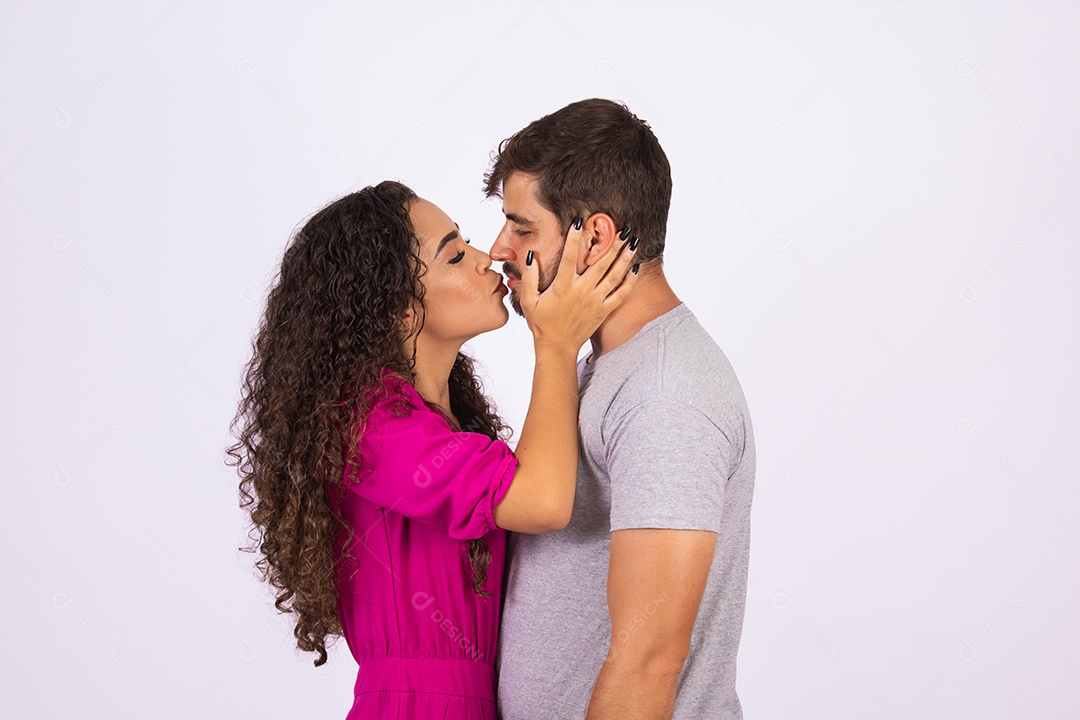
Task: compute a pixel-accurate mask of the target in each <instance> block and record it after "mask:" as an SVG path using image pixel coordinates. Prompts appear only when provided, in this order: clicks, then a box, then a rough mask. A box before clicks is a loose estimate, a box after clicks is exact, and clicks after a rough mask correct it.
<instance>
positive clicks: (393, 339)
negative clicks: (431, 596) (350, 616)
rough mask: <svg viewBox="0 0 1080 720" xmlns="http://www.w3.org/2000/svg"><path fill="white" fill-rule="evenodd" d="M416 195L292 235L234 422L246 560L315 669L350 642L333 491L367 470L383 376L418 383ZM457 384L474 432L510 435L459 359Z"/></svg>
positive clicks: (397, 187) (339, 215) (373, 193)
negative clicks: (342, 608)
mask: <svg viewBox="0 0 1080 720" xmlns="http://www.w3.org/2000/svg"><path fill="white" fill-rule="evenodd" d="M414 197H416V194H415V193H414V192H413V191H412V190H410V189H409V188H407V187H406V186H404V185H402V184H401V183H397V182H393V181H389V180H387V181H384V182H381V183H379V184H378V185H375V186H369V187H366V188H364V189H363V190H360V191H359V192H355V193H352V194H350V195H346V196H345V197H343V198H341V199H339V200H336V201H335V202H333V203H331V204H329V205H327V206H326V207H325V208H323V209H322V210H320V211H319V212H318V213H316V214H315V215H314V216H312V217H311V219H310V220H309V221H308V222H307V223H306V224H305V225H304V226H303V227H302V228H301V229H300V230H299V231H298V232H296V233H295V235H294V236H293V238H292V239H291V241H290V242H289V244H288V246H287V247H286V249H285V252H284V257H283V259H282V262H281V268H280V271H279V272H278V275H277V277H276V278H275V282H274V285H273V287H272V288H271V289H270V291H269V294H268V296H267V300H266V308H265V312H264V314H263V317H262V320H261V323H260V325H259V329H258V332H257V334H256V336H255V338H254V339H253V342H252V356H251V360H250V361H249V362H248V364H247V365H246V367H245V369H244V374H243V381H242V385H241V399H240V402H239V407H238V410H237V413H236V416H235V418H234V419H233V421H232V424H231V425H230V430H231V431H232V433H233V437H234V438H235V439H236V443H235V444H233V445H231V446H230V447H229V448H227V449H226V453H227V455H228V458H227V459H226V463H227V464H229V465H230V466H235V467H236V469H237V472H238V474H239V475H240V478H241V479H240V506H241V507H242V508H244V509H245V510H247V511H248V512H250V515H251V524H252V527H251V530H250V532H249V533H248V537H249V539H250V540H251V541H252V545H251V546H249V547H243V548H240V549H241V550H243V551H246V552H258V553H259V559H258V560H257V561H256V563H255V566H256V568H257V569H258V570H259V571H260V572H261V580H263V581H269V583H270V585H271V586H272V587H273V588H274V590H275V603H274V605H275V606H276V607H277V609H278V610H279V611H281V612H284V613H289V612H293V613H296V615H297V620H296V627H295V628H294V631H293V634H294V635H295V636H296V642H297V646H298V647H299V648H300V649H301V650H303V651H306V652H315V653H318V658H316V660H315V665H316V666H319V665H322V664H324V663H325V662H326V645H327V638H328V637H329V638H330V639H331V644H332V642H333V640H334V639H336V637H340V636H341V634H342V627H341V621H340V619H339V617H338V615H337V599H338V590H337V585H336V583H335V577H336V570H337V566H336V565H335V555H336V550H335V548H338V549H340V548H342V547H348V539H350V538H352V537H353V536H354V532H353V528H351V527H349V525H348V523H347V522H346V521H345V520H344V519H343V518H342V517H341V516H340V515H339V514H338V513H337V512H335V510H334V508H333V506H332V505H331V503H330V501H329V498H328V493H329V492H330V491H331V489H332V487H333V486H335V485H338V486H340V485H341V484H342V482H343V479H344V473H345V468H346V460H349V462H350V463H356V462H357V458H358V456H359V451H358V448H359V439H360V435H361V433H362V431H363V425H364V420H365V417H366V412H367V410H368V409H369V408H368V407H367V405H366V403H367V402H369V401H370V398H368V399H365V395H366V393H365V392H364V390H365V389H370V388H378V387H381V382H382V375H383V372H384V371H385V370H389V371H391V372H393V373H396V374H398V375H399V376H401V377H403V378H405V379H406V380H408V381H409V382H413V383H414V382H415V375H414V368H415V362H416V343H415V339H414V342H413V343H411V348H412V352H411V354H409V353H407V351H406V349H405V348H406V346H408V345H410V343H408V342H407V341H408V338H409V335H410V332H409V328H408V327H407V322H406V311H407V310H408V309H409V308H422V307H423V297H424V291H423V282H422V278H423V275H424V272H425V270H426V266H425V265H424V263H423V261H422V260H421V258H420V257H419V255H418V251H419V240H418V238H417V236H416V231H415V229H414V228H413V225H412V223H411V221H410V220H409V214H408V209H407V203H408V201H409V200H411V199H412V198H414ZM419 316H420V318H421V322H422V317H423V313H422V312H421V313H419ZM449 385H450V388H449V389H450V410H451V412H452V413H453V414H454V415H455V416H456V417H457V418H458V419H459V420H460V421H461V423H462V427H463V428H465V429H467V430H470V431H473V432H481V433H483V434H485V435H487V436H488V437H491V438H492V439H496V438H498V439H503V440H505V439H506V438H507V437H508V436H509V428H508V427H507V426H506V425H504V423H503V422H502V420H501V419H500V418H499V416H498V415H497V414H496V412H495V410H494V407H493V404H492V403H491V401H490V400H489V399H488V398H487V397H486V396H485V394H484V391H483V388H482V386H481V384H480V381H479V380H478V378H477V377H476V373H475V371H474V367H473V361H472V359H471V358H469V357H468V356H467V355H465V354H462V353H459V354H458V356H457V360H456V361H455V363H454V367H453V370H451V372H450V380H449ZM429 407H432V409H435V410H438V407H437V406H435V405H431V404H429ZM444 417H445V415H444ZM447 419H448V421H450V420H451V419H450V418H447ZM466 552H467V556H468V559H469V561H470V563H471V565H472V571H473V572H472V574H473V577H472V581H473V589H474V591H475V592H477V593H479V594H481V595H486V594H488V593H487V592H486V591H484V590H482V588H481V586H482V585H483V583H484V582H485V580H486V578H487V567H488V564H489V562H490V559H491V555H490V552H489V551H488V548H487V546H486V545H485V543H484V542H483V540H471V541H469V542H468V543H467V547H466Z"/></svg>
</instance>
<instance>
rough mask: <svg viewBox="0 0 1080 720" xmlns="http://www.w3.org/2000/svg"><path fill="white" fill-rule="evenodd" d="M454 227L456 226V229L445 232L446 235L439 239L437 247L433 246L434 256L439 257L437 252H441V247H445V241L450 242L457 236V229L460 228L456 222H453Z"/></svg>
mask: <svg viewBox="0 0 1080 720" xmlns="http://www.w3.org/2000/svg"><path fill="white" fill-rule="evenodd" d="M454 227H455V228H457V230H451V231H450V232H448V233H446V237H444V238H443V239H442V240H440V241H439V247H437V248H435V257H439V253H441V252H442V249H443V248H444V247H446V243H448V242H450V241H451V240H453V239H454V238H456V237H457V236H458V230H460V229H461V228H460V227H459V226H458V224H457V223H454Z"/></svg>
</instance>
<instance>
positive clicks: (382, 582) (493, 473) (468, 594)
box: [330, 374, 517, 720]
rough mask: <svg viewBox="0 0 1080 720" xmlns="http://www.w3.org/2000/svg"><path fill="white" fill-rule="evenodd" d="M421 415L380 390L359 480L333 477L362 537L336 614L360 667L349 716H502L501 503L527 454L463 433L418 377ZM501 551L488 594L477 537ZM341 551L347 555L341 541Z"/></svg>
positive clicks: (342, 567)
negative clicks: (472, 555) (498, 662)
mask: <svg viewBox="0 0 1080 720" xmlns="http://www.w3.org/2000/svg"><path fill="white" fill-rule="evenodd" d="M385 377H386V378H387V386H388V387H390V388H396V387H400V388H402V389H403V390H404V391H405V392H406V394H407V396H408V398H409V399H410V406H411V407H410V408H409V410H410V412H411V414H409V415H407V416H405V417H398V416H396V415H394V414H393V412H392V409H391V408H392V407H393V403H394V402H395V401H396V399H397V398H396V396H395V395H393V394H390V395H389V396H386V395H385V394H384V395H383V396H382V397H379V398H377V402H376V404H375V405H374V406H373V407H372V409H371V411H370V413H369V415H368V422H367V425H366V427H365V430H364V434H363V436H362V437H361V440H360V449H361V454H362V463H361V466H362V468H363V471H362V472H361V474H360V481H359V482H358V481H356V480H353V481H349V480H346V482H345V488H342V487H341V486H337V485H335V486H331V487H332V488H334V489H336V490H337V492H331V493H330V501H331V502H332V503H334V504H335V505H336V506H337V507H338V508H339V509H340V510H341V511H342V513H343V516H344V517H345V518H346V520H348V521H349V523H350V524H351V526H352V528H353V530H354V531H355V533H356V537H355V538H354V539H353V540H352V545H351V547H352V555H353V556H355V558H356V561H355V562H353V561H351V560H348V559H346V560H348V561H347V562H340V563H339V570H338V579H337V583H338V590H339V598H340V599H339V601H338V615H339V617H340V618H341V623H342V627H343V629H344V634H345V640H346V642H347V643H348V646H349V649H350V651H351V652H352V655H353V658H355V659H356V662H357V663H358V664H359V666H360V670H359V672H358V673H357V678H356V685H355V687H354V702H353V706H352V709H351V710H350V712H349V714H348V716H347V720H360V719H361V718H363V719H364V720H373V719H376V718H422V719H424V720H431V719H435V720H438V719H439V718H463V719H465V718H467V719H469V720H496V718H497V717H498V716H497V713H496V706H495V687H496V684H497V683H496V676H495V667H494V665H495V650H496V641H497V637H498V635H497V634H498V628H499V609H500V605H501V601H502V598H501V593H502V575H503V564H504V561H505V558H506V532H505V531H504V530H501V529H499V528H497V527H496V526H495V521H494V519H493V518H492V511H493V509H494V507H495V506H496V505H498V503H499V502H500V501H501V500H502V498H503V496H504V495H505V494H506V491H507V490H508V489H509V488H510V482H511V480H512V479H513V476H514V472H515V470H516V469H517V459H516V458H515V457H514V455H513V453H512V451H511V450H510V448H509V446H507V445H506V443H504V442H501V441H498V440H495V441H493V440H491V439H490V438H488V437H487V436H486V435H482V434H479V433H472V432H459V431H455V430H454V429H452V428H451V426H450V424H449V423H448V422H447V421H446V420H445V419H444V418H443V417H442V416H441V415H440V414H439V413H437V412H435V411H434V410H431V409H430V408H428V407H427V406H426V405H424V402H423V400H422V399H421V397H420V395H419V393H418V392H417V391H416V389H415V388H414V387H413V386H412V385H411V384H409V383H408V382H406V381H404V380H402V379H400V378H398V377H397V376H392V375H389V374H387V375H386V376H385ZM474 538H483V539H484V541H485V542H486V543H487V546H488V548H489V549H490V551H491V563H490V564H489V565H488V571H487V581H486V583H485V584H484V586H483V587H484V589H485V590H487V591H488V592H489V593H491V595H490V596H488V597H480V596H478V595H477V594H476V593H475V592H474V591H473V588H472V565H471V563H470V562H469V560H468V557H467V555H466V551H467V548H468V542H467V541H468V540H471V539H474ZM338 558H339V559H340V558H341V553H340V548H338Z"/></svg>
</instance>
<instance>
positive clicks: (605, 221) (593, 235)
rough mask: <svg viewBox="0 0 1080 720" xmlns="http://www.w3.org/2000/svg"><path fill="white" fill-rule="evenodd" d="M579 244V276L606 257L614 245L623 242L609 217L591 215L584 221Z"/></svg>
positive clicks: (606, 215)
mask: <svg viewBox="0 0 1080 720" xmlns="http://www.w3.org/2000/svg"><path fill="white" fill-rule="evenodd" d="M581 242H582V243H583V245H582V246H581V253H580V254H579V256H578V257H579V258H580V259H579V260H578V273H579V274H580V273H583V272H585V269H586V268H588V267H589V266H591V265H593V264H595V263H596V262H597V261H598V260H599V259H600V258H602V257H604V256H605V255H607V252H608V250H610V249H611V246H612V245H613V244H614V243H622V242H623V240H622V239H621V238H620V237H619V229H618V228H617V227H615V221H614V220H612V219H611V216H610V215H608V214H607V213H593V214H592V215H590V216H589V219H588V220H586V221H585V225H584V231H583V232H582V235H581Z"/></svg>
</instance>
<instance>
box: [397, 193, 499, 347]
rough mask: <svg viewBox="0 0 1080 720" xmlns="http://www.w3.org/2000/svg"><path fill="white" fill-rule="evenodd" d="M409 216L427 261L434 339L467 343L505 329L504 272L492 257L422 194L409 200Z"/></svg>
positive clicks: (427, 319) (427, 327) (427, 307)
mask: <svg viewBox="0 0 1080 720" xmlns="http://www.w3.org/2000/svg"><path fill="white" fill-rule="evenodd" d="M408 208H409V218H410V219H411V220H412V224H413V228H414V229H415V230H416V235H417V237H418V238H419V240H420V253H419V254H420V258H421V260H423V261H424V264H425V265H426V266H427V269H426V271H424V273H423V277H421V278H420V282H421V283H423V285H424V327H423V330H422V331H421V333H422V334H423V335H427V336H428V337H429V338H431V339H433V340H439V341H447V342H452V343H457V342H465V341H466V340H468V339H469V338H472V337H475V336H476V335H479V334H480V333H482V332H487V331H488V330H494V329H496V328H500V327H502V326H503V325H505V324H506V321H507V319H508V318H509V317H510V314H509V312H507V310H506V306H505V305H504V304H503V297H505V296H506V293H507V292H508V290H507V288H506V286H505V285H504V284H503V281H502V280H503V278H502V275H500V274H499V273H497V272H495V271H494V270H492V269H491V257H489V256H488V254H487V253H485V252H484V251H482V250H477V249H476V248H474V247H472V246H471V245H469V244H468V243H467V242H466V241H465V239H464V238H463V237H462V236H461V232H460V231H459V230H458V226H457V224H456V223H455V222H454V221H453V220H451V219H450V218H449V217H448V216H447V215H446V213H444V212H443V211H442V210H440V209H439V208H438V207H437V206H435V205H434V204H432V203H430V202H428V201H427V200H424V199H423V198H413V199H412V200H410V201H409V203H408Z"/></svg>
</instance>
